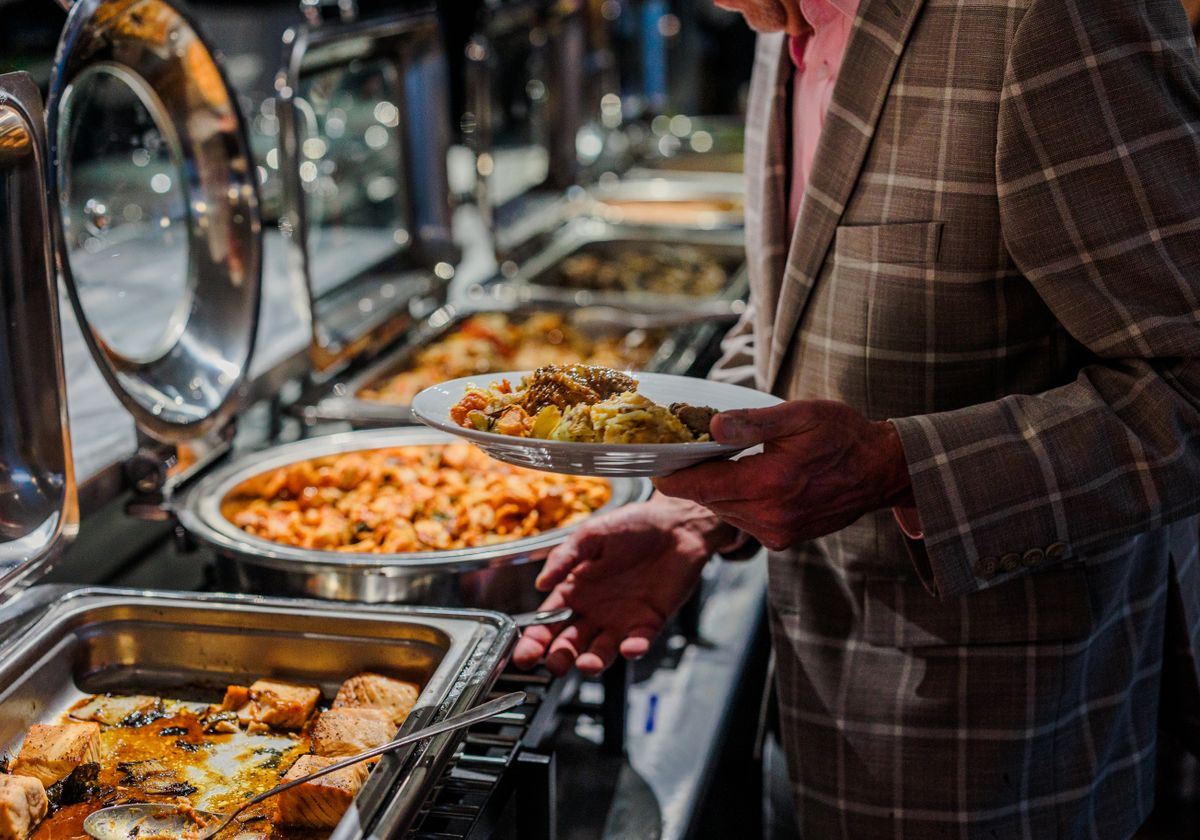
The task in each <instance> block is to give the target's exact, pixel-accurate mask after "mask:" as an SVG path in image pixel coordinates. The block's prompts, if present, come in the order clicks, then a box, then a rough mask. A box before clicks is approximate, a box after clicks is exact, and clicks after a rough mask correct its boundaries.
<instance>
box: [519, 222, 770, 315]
mask: <svg viewBox="0 0 1200 840" xmlns="http://www.w3.org/2000/svg"><path fill="white" fill-rule="evenodd" d="M638 248H642V249H645V248H671V249H679V250H688V251H691V252H693V253H696V254H698V255H700V256H701V257H703V258H704V259H707V260H711V261H712V262H715V263H717V264H718V265H719V266H720V267H721V268H722V270H723V271H724V273H725V278H724V281H723V282H722V284H721V286H720V288H719V289H718V290H717V291H716V292H715V293H713V294H710V295H689V294H662V293H655V292H646V291H624V290H622V291H612V290H595V289H585V288H569V287H565V286H563V285H561V283H559V278H557V277H556V276H555V275H556V270H557V269H559V268H560V266H561V265H562V264H563V263H564V262H565V261H566V260H568V259H570V258H572V257H576V256H579V255H583V254H595V255H597V256H599V257H600V258H602V259H612V258H614V256H615V257H617V258H619V255H620V254H621V253H622V252H623V251H625V250H626V249H638ZM505 279H506V281H507V282H509V283H512V284H516V285H530V286H536V287H537V295H538V298H539V299H540V300H543V301H560V302H562V303H563V304H565V305H572V306H587V305H591V304H595V305H601V306H615V307H619V308H626V309H630V310H633V311H640V312H663V311H668V312H673V311H677V310H679V309H680V308H681V307H687V306H688V305H690V304H694V303H698V302H708V301H714V300H731V301H732V300H741V299H743V298H745V297H746V296H747V295H748V294H749V291H750V280H749V274H748V273H747V269H746V246H745V237H744V235H743V233H742V231H741V230H740V229H729V230H695V229H679V228H669V227H659V226H647V225H618V224H613V223H611V222H607V221H604V220H601V219H592V218H581V219H575V220H573V221H571V222H569V223H567V224H566V225H564V226H563V227H562V228H560V229H559V231H558V232H557V233H556V234H555V235H554V236H553V237H551V238H550V240H549V242H548V243H547V244H546V245H545V247H544V248H541V249H540V250H538V251H537V252H536V253H533V254H530V255H528V256H525V258H524V260H523V261H521V262H519V263H518V264H517V267H516V268H515V270H513V271H511V272H508V273H507V274H506V276H505Z"/></svg>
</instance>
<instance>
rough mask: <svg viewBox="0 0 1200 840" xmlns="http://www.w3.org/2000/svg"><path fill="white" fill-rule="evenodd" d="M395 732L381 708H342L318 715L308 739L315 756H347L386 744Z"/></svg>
mask: <svg viewBox="0 0 1200 840" xmlns="http://www.w3.org/2000/svg"><path fill="white" fill-rule="evenodd" d="M414 702H415V698H414ZM395 732H396V724H394V723H393V722H392V716H391V715H390V714H389V713H388V712H386V711H384V710H383V709H372V708H352V707H349V706H344V707H338V708H334V709H330V710H328V711H325V712H321V714H320V715H318V716H317V721H316V723H314V724H313V727H312V732H311V733H310V737H311V738H312V748H313V752H314V753H316V754H317V755H332V756H348V755H356V754H357V753H360V752H363V751H365V750H369V749H371V748H373V747H379V746H382V745H384V744H386V743H387V742H388V741H390V740H392V736H393V735H394V734H395Z"/></svg>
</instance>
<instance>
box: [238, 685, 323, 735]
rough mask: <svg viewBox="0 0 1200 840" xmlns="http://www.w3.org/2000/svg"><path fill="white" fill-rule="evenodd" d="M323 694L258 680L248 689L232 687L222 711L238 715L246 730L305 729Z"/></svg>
mask: <svg viewBox="0 0 1200 840" xmlns="http://www.w3.org/2000/svg"><path fill="white" fill-rule="evenodd" d="M320 699H321V690H320V689H319V688H316V687H315V686H311V685H296V684H295V683H286V682H280V681H279V680H255V681H254V682H253V683H251V685H250V687H249V688H247V687H245V686H241V685H231V686H229V688H227V689H226V690H225V700H224V701H223V702H222V703H221V708H223V709H228V710H231V711H235V712H237V715H238V720H239V721H240V722H241V723H242V725H243V726H249V725H251V724H259V725H262V726H269V727H271V728H272V729H301V728H302V727H303V726H304V722H305V721H307V720H308V718H309V717H310V716H311V715H312V713H313V712H314V711H315V710H316V708H317V701H318V700H320Z"/></svg>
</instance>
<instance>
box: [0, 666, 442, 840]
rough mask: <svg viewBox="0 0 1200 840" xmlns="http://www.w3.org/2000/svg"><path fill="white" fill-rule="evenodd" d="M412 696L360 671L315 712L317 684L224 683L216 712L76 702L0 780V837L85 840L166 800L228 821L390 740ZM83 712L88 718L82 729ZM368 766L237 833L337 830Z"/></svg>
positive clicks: (111, 700) (314, 787) (263, 835)
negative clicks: (234, 812)
mask: <svg viewBox="0 0 1200 840" xmlns="http://www.w3.org/2000/svg"><path fill="white" fill-rule="evenodd" d="M420 690H421V689H420V686H419V685H416V684H414V683H411V682H406V681H404V680H399V679H394V678H392V677H389V676H387V675H384V674H377V673H371V672H362V673H358V674H354V675H353V676H351V677H349V678H348V679H347V680H345V681H344V682H343V683H342V685H341V686H340V687H339V690H338V692H337V694H336V697H335V698H333V702H334V704H336V705H338V708H334V709H328V708H326V709H324V710H321V708H322V700H321V690H320V689H319V688H318V687H317V686H315V685H303V684H299V683H292V682H285V681H282V680H277V679H260V680H255V681H254V682H252V683H250V684H249V685H248V686H241V685H233V686H230V687H229V688H228V689H227V691H226V693H225V698H224V700H223V701H222V702H221V703H217V704H208V703H200V702H190V701H183V700H171V699H164V698H161V697H152V696H147V695H117V694H105V695H94V696H90V697H85V698H84V699H82V700H81V701H79V702H78V703H76V704H75V705H74V706H73V707H72V708H71V709H69V710H68V711H67V712H66V713H65V714H64V715H63V722H62V723H54V724H35V725H33V726H32V727H30V730H29V732H28V733H27V735H26V737H25V742H24V743H23V744H22V746H21V749H20V751H19V753H18V756H17V758H16V760H14V761H13V762H12V767H11V768H10V769H11V774H3V773H0V840H26V838H32V840H64V839H69V838H77V837H82V836H83V829H82V822H83V820H84V818H86V817H87V815H88V814H91V813H92V812H93V811H95V810H97V809H99V808H102V807H105V806H108V805H122V804H127V803H133V802H167V803H171V804H174V805H177V806H178V807H179V809H180V812H181V813H191V812H192V811H193V810H194V809H200V810H204V811H208V812H211V813H226V812H227V810H228V809H229V808H230V807H233V806H236V805H238V804H241V803H242V802H243V801H245V799H247V798H248V797H250V796H253V795H255V794H257V793H261V792H263V791H265V790H267V789H268V788H271V787H274V786H275V785H277V784H278V783H279V782H280V780H281V779H282V778H288V779H294V778H297V777H299V776H302V775H305V774H307V773H309V772H311V771H312V770H315V769H317V768H320V767H325V766H328V765H329V764H330V763H332V762H334V761H337V760H338V759H339V758H344V757H346V756H348V755H352V754H355V753H358V752H362V751H363V750H366V749H370V748H371V747H373V746H380V745H382V744H384V743H386V742H387V741H389V740H391V739H392V737H393V734H394V733H395V731H396V726H397V723H398V722H400V721H402V720H403V719H404V717H405V716H407V714H408V712H409V711H410V710H411V709H412V707H413V706H414V705H415V703H416V701H417V697H418V695H419V693H420ZM328 700H329V698H326V701H328ZM230 706H232V707H233V708H228V707H230ZM85 716H86V717H89V718H95V719H94V720H88V721H86V722H81V721H80V718H81V717H85ZM109 721H111V722H109ZM372 766H373V765H372V764H371V763H370V762H363V763H361V764H359V765H356V766H355V767H353V768H351V769H349V770H345V771H336V772H335V773H333V774H331V775H330V776H327V777H325V778H323V779H321V780H319V781H314V782H311V783H306V784H304V785H301V786H298V787H297V788H296V790H295V791H294V792H292V793H291V794H290V795H289V796H287V797H285V798H282V799H280V800H279V801H278V803H277V802H276V801H275V800H274V799H272V800H268V801H267V802H265V803H263V804H261V805H256V806H254V807H253V808H251V809H250V810H249V811H247V812H246V814H244V815H243V817H242V818H241V819H242V820H244V822H243V823H242V828H241V829H240V830H239V831H238V836H239V837H240V838H241V840H248V837H249V835H250V834H253V835H254V836H255V837H256V838H258V840H317V838H318V837H320V836H323V834H324V833H322V834H314V833H313V832H312V831H310V830H309V829H323V830H327V829H329V828H332V827H333V826H335V825H336V824H337V822H338V820H339V819H340V818H341V816H342V814H343V813H344V812H345V810H346V808H347V807H349V804H350V802H351V801H352V800H353V798H354V796H355V794H356V793H357V792H358V790H359V789H360V788H361V787H362V785H363V782H364V781H365V779H366V778H367V776H368V774H369V773H370V770H371V767H372ZM43 779H44V780H46V781H45V784H43ZM198 825H199V823H198ZM146 836H147V835H142V837H143V838H145V837H146Z"/></svg>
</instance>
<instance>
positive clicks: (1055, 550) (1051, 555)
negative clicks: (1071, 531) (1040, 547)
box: [1046, 542, 1067, 560]
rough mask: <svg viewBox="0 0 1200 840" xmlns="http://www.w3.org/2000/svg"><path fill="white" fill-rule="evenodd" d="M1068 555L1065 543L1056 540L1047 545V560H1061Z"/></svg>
mask: <svg viewBox="0 0 1200 840" xmlns="http://www.w3.org/2000/svg"><path fill="white" fill-rule="evenodd" d="M1066 556H1067V546H1066V545H1065V544H1064V543H1060V542H1056V543H1051V544H1050V545H1048V546H1046V559H1047V560H1061V559H1063V558H1064V557H1066Z"/></svg>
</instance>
